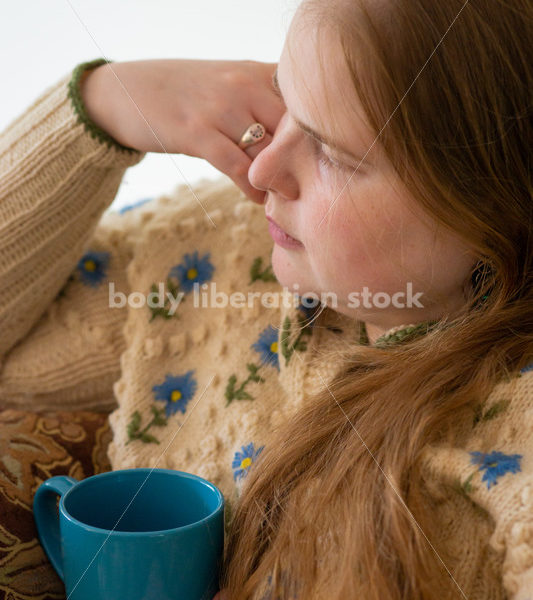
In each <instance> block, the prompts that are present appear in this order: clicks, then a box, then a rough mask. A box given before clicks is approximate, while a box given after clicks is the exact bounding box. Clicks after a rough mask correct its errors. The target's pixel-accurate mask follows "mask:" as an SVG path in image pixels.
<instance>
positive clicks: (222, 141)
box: [202, 132, 269, 204]
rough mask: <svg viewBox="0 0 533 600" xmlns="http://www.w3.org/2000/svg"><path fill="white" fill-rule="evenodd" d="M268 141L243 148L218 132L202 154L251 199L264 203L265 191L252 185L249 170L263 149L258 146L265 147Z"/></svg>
mask: <svg viewBox="0 0 533 600" xmlns="http://www.w3.org/2000/svg"><path fill="white" fill-rule="evenodd" d="M267 143H269V142H267V141H265V140H264V139H263V140H261V142H258V143H257V144H254V145H253V146H249V147H248V148H246V149H245V150H242V149H241V148H239V147H238V146H237V144H236V143H235V142H234V141H233V140H229V139H228V137H227V136H225V135H224V134H223V133H220V132H217V134H216V135H215V136H214V137H212V138H211V140H210V144H209V151H208V152H206V153H204V154H203V155H202V156H203V158H205V159H206V160H207V161H209V162H210V163H211V164H212V165H213V166H214V167H215V168H216V169H218V170H219V171H222V172H223V173H225V174H226V175H227V176H228V177H229V178H230V179H232V180H233V181H234V183H235V184H236V185H237V186H238V187H239V188H240V189H241V190H242V191H243V192H244V194H245V195H246V196H247V197H248V198H249V199H250V200H252V201H253V202H257V203H258V204H263V202H264V197H265V192H264V191H262V190H258V189H256V188H254V187H253V186H252V184H251V183H250V181H249V179H248V170H249V168H250V165H251V164H252V158H253V157H255V156H257V154H258V153H259V151H260V149H261V148H259V149H258V148H257V146H261V147H264V146H263V145H266V144H267ZM249 154H251V155H252V157H250V156H249Z"/></svg>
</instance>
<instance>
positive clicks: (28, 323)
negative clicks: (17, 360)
mask: <svg viewBox="0 0 533 600" xmlns="http://www.w3.org/2000/svg"><path fill="white" fill-rule="evenodd" d="M69 83H70V84H71V85H70V86H69ZM73 91H74V92H75V91H76V89H75V86H73V85H72V74H69V75H68V76H66V77H64V78H62V79H61V80H60V81H59V82H57V83H56V84H54V85H53V86H51V87H50V88H48V89H47V90H46V91H45V92H44V93H43V94H42V95H41V96H40V97H39V98H38V99H37V100H36V101H35V102H34V103H33V104H32V105H31V106H29V107H28V108H27V110H26V111H25V112H24V113H23V114H22V115H21V116H19V117H18V118H17V119H16V120H14V121H13V122H12V123H11V124H10V125H9V126H8V127H7V128H6V129H5V130H4V131H3V132H2V133H1V134H0V364H1V360H2V357H3V356H4V355H5V353H6V352H7V351H8V350H9V349H10V348H12V347H13V345H14V344H16V343H17V342H18V341H19V340H21V339H22V338H23V337H24V336H25V335H26V334H27V332H28V331H29V330H30V329H31V327H32V326H33V325H34V324H35V323H36V322H37V321H38V319H39V318H40V316H41V315H42V314H43V312H44V311H45V310H46V308H47V306H48V305H49V304H50V303H51V302H52V300H53V299H54V297H55V296H56V295H57V293H58V292H59V290H60V289H61V287H62V286H63V285H64V283H65V281H66V280H67V278H68V277H69V275H70V274H71V273H72V271H73V270H74V268H75V266H76V264H77V262H78V260H79V259H80V257H81V255H82V254H83V251H84V249H85V245H86V243H87V241H88V240H89V238H90V236H91V234H92V233H93V231H94V229H95V228H96V225H97V223H98V221H99V219H100V217H101V215H102V213H103V212H104V210H105V209H106V208H107V207H108V206H109V204H110V203H111V202H112V201H113V199H114V197H115V195H116V192H117V190H118V187H119V185H120V182H121V179H122V177H123V175H124V172H125V170H126V169H127V168H128V167H129V166H131V165H134V164H136V163H137V162H139V160H141V159H142V157H143V156H144V155H143V154H142V153H140V152H136V151H133V150H131V149H130V150H128V149H125V148H122V147H120V146H119V145H118V144H116V143H115V142H114V141H113V140H110V139H106V138H105V134H104V133H103V132H101V131H98V127H97V126H96V124H91V123H90V122H88V117H87V116H83V112H84V107H83V106H80V105H81V100H80V98H79V95H78V97H77V98H76V94H75V93H74V94H73ZM76 106H77V107H78V108H76Z"/></svg>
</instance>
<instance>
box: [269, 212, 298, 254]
mask: <svg viewBox="0 0 533 600" xmlns="http://www.w3.org/2000/svg"><path fill="white" fill-rule="evenodd" d="M267 221H268V231H269V233H270V235H271V236H272V239H273V240H274V241H275V242H276V244H278V245H279V246H282V247H283V248H303V244H302V242H300V240H297V239H296V238H293V237H292V236H290V235H289V234H288V233H287V232H286V231H283V229H281V227H280V226H279V225H278V224H277V223H276V222H275V221H274V219H271V218H270V217H268V216H267Z"/></svg>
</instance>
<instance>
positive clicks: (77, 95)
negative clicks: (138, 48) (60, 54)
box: [68, 58, 141, 154]
mask: <svg viewBox="0 0 533 600" xmlns="http://www.w3.org/2000/svg"><path fill="white" fill-rule="evenodd" d="M112 62H113V61H112V60H107V59H105V58H97V59H95V60H91V61H89V62H84V63H80V64H79V65H77V66H76V67H75V68H74V70H73V71H72V77H71V79H70V81H69V82H68V97H69V98H70V100H71V102H72V106H73V107H74V112H75V113H76V116H77V117H78V122H79V123H82V124H83V126H84V128H85V131H87V132H88V133H89V134H90V135H91V137H92V138H94V139H97V140H98V141H100V142H102V143H105V144H107V146H108V147H109V148H112V147H114V148H116V149H118V150H121V151H123V152H129V153H130V154H141V153H140V151H139V150H137V149H135V148H128V147H127V146H123V145H122V144H120V143H119V142H117V141H116V140H115V139H114V138H113V137H111V136H110V135H109V134H108V133H106V132H105V131H104V130H103V129H101V128H100V127H98V125H96V123H94V122H93V121H92V120H91V119H90V117H89V115H88V114H87V111H86V110H85V105H84V103H83V99H82V96H81V92H80V81H81V77H82V75H83V73H84V72H85V71H87V70H88V69H92V68H94V67H98V66H100V65H104V64H106V63H112Z"/></svg>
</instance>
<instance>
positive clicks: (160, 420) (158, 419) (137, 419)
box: [126, 405, 167, 445]
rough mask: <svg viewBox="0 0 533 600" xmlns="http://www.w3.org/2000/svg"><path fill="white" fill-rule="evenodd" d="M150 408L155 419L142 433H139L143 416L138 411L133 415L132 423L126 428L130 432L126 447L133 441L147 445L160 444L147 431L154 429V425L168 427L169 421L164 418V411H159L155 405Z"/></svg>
mask: <svg viewBox="0 0 533 600" xmlns="http://www.w3.org/2000/svg"><path fill="white" fill-rule="evenodd" d="M150 408H151V411H152V414H153V415H154V417H153V419H152V420H151V421H150V422H149V423H148V425H147V426H146V427H145V428H144V429H143V430H142V431H139V428H140V426H141V415H140V413H139V411H138V410H136V411H135V412H134V413H133V415H132V419H131V421H130V422H129V423H128V425H127V426H126V430H127V432H128V441H127V442H126V445H128V444H129V443H130V442H132V441H133V440H141V441H142V442H144V443H146V444H149V443H157V444H159V440H157V438H155V437H154V436H153V435H151V434H149V433H147V431H148V430H149V429H150V427H152V425H156V426H158V427H161V426H163V425H167V419H166V417H164V416H163V412H164V411H163V409H158V408H157V407H156V406H154V405H152V406H151V407H150Z"/></svg>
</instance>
